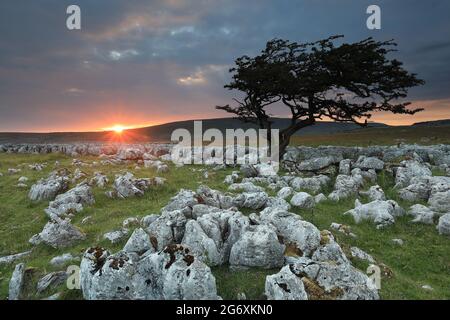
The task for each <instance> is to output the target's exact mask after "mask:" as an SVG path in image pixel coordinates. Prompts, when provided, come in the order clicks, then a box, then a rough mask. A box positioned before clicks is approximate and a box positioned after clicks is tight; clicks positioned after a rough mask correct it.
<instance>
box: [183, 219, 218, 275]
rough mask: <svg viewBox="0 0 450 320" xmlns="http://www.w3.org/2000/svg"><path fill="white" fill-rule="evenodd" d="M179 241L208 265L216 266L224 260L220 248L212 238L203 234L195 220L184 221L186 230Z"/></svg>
mask: <svg viewBox="0 0 450 320" xmlns="http://www.w3.org/2000/svg"><path fill="white" fill-rule="evenodd" d="M181 243H182V244H183V245H186V246H188V247H189V248H190V249H191V250H192V252H193V254H194V255H195V256H196V257H197V259H200V261H202V262H204V263H205V264H207V265H209V266H217V265H220V264H222V263H223V262H224V261H223V258H224V257H223V255H222V254H221V252H220V248H218V246H217V245H216V243H215V242H214V240H213V239H211V238H210V237H208V236H207V235H206V234H205V232H204V231H203V229H202V227H201V226H200V224H199V223H198V222H197V221H195V220H189V221H188V222H187V223H186V230H185V232H184V237H183V240H182V241H181Z"/></svg>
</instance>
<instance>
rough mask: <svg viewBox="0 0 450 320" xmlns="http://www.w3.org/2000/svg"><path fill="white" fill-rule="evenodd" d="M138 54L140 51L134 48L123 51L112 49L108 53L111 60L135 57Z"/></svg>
mask: <svg viewBox="0 0 450 320" xmlns="http://www.w3.org/2000/svg"><path fill="white" fill-rule="evenodd" d="M137 55H139V52H137V51H136V50H134V49H127V50H122V51H118V50H111V51H110V52H109V54H108V57H109V58H110V59H111V60H114V61H118V60H123V59H127V58H130V57H134V56H137Z"/></svg>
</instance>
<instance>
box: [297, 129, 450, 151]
mask: <svg viewBox="0 0 450 320" xmlns="http://www.w3.org/2000/svg"><path fill="white" fill-rule="evenodd" d="M400 142H403V143H418V144H422V145H431V144H440V143H444V144H449V143H450V127H449V126H440V127H439V126H436V127H402V126H401V127H387V128H362V129H357V130H353V131H349V132H345V133H333V134H324V135H310V136H294V137H292V139H291V144H292V145H306V146H312V147H316V146H321V145H339V146H361V147H365V146H371V145H396V144H398V143H400Z"/></svg>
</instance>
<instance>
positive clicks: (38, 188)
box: [28, 174, 69, 201]
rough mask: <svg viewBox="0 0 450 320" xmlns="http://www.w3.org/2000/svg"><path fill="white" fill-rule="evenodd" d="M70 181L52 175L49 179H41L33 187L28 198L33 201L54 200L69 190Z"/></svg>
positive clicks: (64, 177) (63, 177)
mask: <svg viewBox="0 0 450 320" xmlns="http://www.w3.org/2000/svg"><path fill="white" fill-rule="evenodd" d="M68 186H69V179H68V178H67V177H66V176H58V175H56V174H52V175H50V176H49V177H48V178H47V179H41V180H39V181H38V182H37V183H36V184H34V185H32V186H31V189H30V192H29V193H28V198H30V200H32V201H41V200H53V199H55V197H56V196H57V195H58V194H59V193H62V192H64V191H66V190H67V188H68Z"/></svg>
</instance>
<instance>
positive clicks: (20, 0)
mask: <svg viewBox="0 0 450 320" xmlns="http://www.w3.org/2000/svg"><path fill="white" fill-rule="evenodd" d="M71 4H76V5H78V6H79V7H80V8H81V30H68V29H67V27H66V19H67V17H68V15H67V14H66V8H67V7H68V6H69V5H71ZM371 4H377V5H379V6H380V8H381V30H369V29H368V28H367V27H366V19H367V17H368V14H366V9H367V7H368V6H369V5H371ZM449 12H450V1H448V0H428V1H420V0H417V1H416V0H395V1H394V0H390V1H375V0H371V1H366V0H352V1H350V0H303V1H301V0H297V1H296V0H276V1H275V0H273V1H268V0H245V1H242V0H166V1H163V0H148V1H144V0H142V1H138V0H127V1H123V0H95V1H92V0H70V1H65V0H36V1H29V0H2V1H1V2H0V132H2V131H3V132H5V131H23V132H49V131H91V130H92V131H97V130H103V129H106V128H111V127H113V126H114V125H117V124H121V125H123V126H126V127H138V126H146V125H154V124H160V123H165V122H170V121H175V120H186V119H202V118H218V117H223V116H230V115H229V114H226V113H224V112H223V111H220V110H215V106H216V105H224V104H228V103H232V102H233V101H232V98H233V97H235V96H237V95H238V93H237V92H232V91H228V90H226V89H224V88H223V86H224V84H226V83H227V82H228V81H229V79H230V74H229V72H228V69H229V68H230V67H231V66H232V65H233V61H234V59H236V58H237V57H239V56H242V55H244V54H247V55H256V54H258V53H259V51H260V50H262V49H263V48H264V46H265V43H266V42H267V41H268V40H270V39H273V38H282V39H289V40H291V41H297V42H305V41H314V40H318V39H322V38H326V37H329V36H331V35H334V34H343V35H345V41H347V42H353V41H358V40H362V39H364V38H366V37H374V38H375V39H377V40H389V39H395V41H396V42H397V43H398V50H399V51H398V52H396V53H395V54H394V55H393V56H394V57H395V58H398V59H399V60H401V61H402V62H404V64H405V68H406V69H407V70H408V71H410V72H414V73H417V74H418V76H419V78H422V79H424V80H425V81H426V84H425V85H424V86H421V87H416V88H413V89H411V90H410V94H409V97H408V99H409V100H410V101H412V102H413V106H415V107H424V108H425V111H424V112H421V113H418V114H416V115H414V116H406V115H405V116H398V115H392V114H383V113H377V114H375V115H374V117H373V118H372V119H371V120H373V121H381V122H385V123H388V124H392V125H400V124H411V123H414V122H419V121H427V120H434V119H445V118H450V64H449V62H448V61H450V19H448V13H449ZM272 113H273V115H274V116H284V115H287V113H286V110H285V109H284V108H279V109H277V110H273V111H272Z"/></svg>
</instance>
